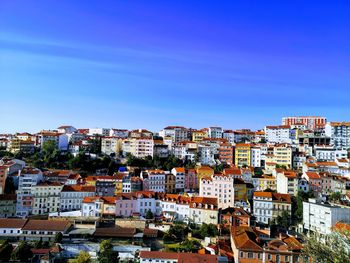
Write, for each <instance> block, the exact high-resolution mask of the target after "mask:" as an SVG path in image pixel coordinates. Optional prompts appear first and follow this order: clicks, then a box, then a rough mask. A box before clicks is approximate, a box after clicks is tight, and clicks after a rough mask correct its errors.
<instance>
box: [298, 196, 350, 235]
mask: <svg viewBox="0 0 350 263" xmlns="http://www.w3.org/2000/svg"><path fill="white" fill-rule="evenodd" d="M338 221H345V222H346V223H350V208H349V207H340V206H337V205H330V204H325V203H323V204H322V203H317V202H316V200H315V199H311V198H310V199H309V201H308V202H303V222H304V228H305V229H306V230H307V231H310V232H316V233H319V234H321V235H327V234H330V233H331V232H332V227H333V226H334V225H335V224H336V223H337V222H338Z"/></svg>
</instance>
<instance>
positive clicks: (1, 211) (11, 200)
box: [0, 194, 17, 218]
mask: <svg viewBox="0 0 350 263" xmlns="http://www.w3.org/2000/svg"><path fill="white" fill-rule="evenodd" d="M16 201H17V196H16V195H15V194H1V195H0V218H1V217H4V218H7V217H14V216H16Z"/></svg>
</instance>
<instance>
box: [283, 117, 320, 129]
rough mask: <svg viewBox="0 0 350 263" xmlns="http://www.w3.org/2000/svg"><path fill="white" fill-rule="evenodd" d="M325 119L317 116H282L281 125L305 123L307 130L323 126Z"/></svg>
mask: <svg viewBox="0 0 350 263" xmlns="http://www.w3.org/2000/svg"><path fill="white" fill-rule="evenodd" d="M326 122H327V119H326V118H325V117H318V116H300V117H283V118H282V125H299V124H302V125H305V126H306V127H307V129H309V130H315V129H318V128H323V127H324V126H325V125H326Z"/></svg>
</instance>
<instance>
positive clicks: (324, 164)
mask: <svg viewBox="0 0 350 263" xmlns="http://www.w3.org/2000/svg"><path fill="white" fill-rule="evenodd" d="M316 164H317V165H318V166H338V165H337V163H336V162H317V163H316Z"/></svg>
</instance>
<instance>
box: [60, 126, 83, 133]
mask: <svg viewBox="0 0 350 263" xmlns="http://www.w3.org/2000/svg"><path fill="white" fill-rule="evenodd" d="M57 131H58V132H59V133H68V134H72V133H75V132H77V131H78V130H77V129H76V128H75V127H73V126H71V125H63V126H60V127H58V128H57Z"/></svg>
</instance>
